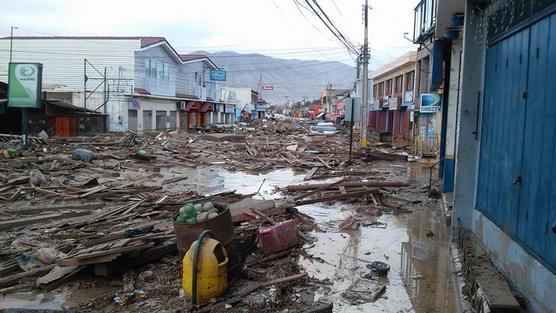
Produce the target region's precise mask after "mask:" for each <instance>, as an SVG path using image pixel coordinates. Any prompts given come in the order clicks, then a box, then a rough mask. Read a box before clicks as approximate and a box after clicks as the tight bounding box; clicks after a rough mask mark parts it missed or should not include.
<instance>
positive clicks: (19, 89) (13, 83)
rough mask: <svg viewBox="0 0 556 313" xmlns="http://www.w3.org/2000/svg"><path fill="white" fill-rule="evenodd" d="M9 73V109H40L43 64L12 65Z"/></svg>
mask: <svg viewBox="0 0 556 313" xmlns="http://www.w3.org/2000/svg"><path fill="white" fill-rule="evenodd" d="M8 73H9V75H8V76H9V77H8V107H10V108H40V107H41V88H42V64H40V63H10V65H9V71H8Z"/></svg>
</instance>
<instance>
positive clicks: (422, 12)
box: [413, 0, 436, 43]
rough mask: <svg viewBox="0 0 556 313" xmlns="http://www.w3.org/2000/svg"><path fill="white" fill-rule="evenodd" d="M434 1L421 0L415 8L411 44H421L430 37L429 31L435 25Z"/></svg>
mask: <svg viewBox="0 0 556 313" xmlns="http://www.w3.org/2000/svg"><path fill="white" fill-rule="evenodd" d="M434 4H435V1H434V0H421V2H419V4H418V5H417V7H415V13H414V14H415V17H414V20H415V25H414V28H413V42H414V43H421V42H423V40H424V39H425V38H426V37H428V36H429V35H430V33H429V31H430V30H431V28H432V27H433V26H434V24H435V22H436V21H435V20H436V10H435V7H434Z"/></svg>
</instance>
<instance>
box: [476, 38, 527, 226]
mask: <svg viewBox="0 0 556 313" xmlns="http://www.w3.org/2000/svg"><path fill="white" fill-rule="evenodd" d="M528 41H529V31H522V32H519V33H517V34H515V35H513V36H511V37H510V38H508V39H506V40H504V41H501V42H499V43H498V44H496V45H494V46H491V47H489V48H488V50H487V60H486V72H485V75H486V76H485V95H484V100H483V103H484V107H483V122H482V130H481V133H482V135H481V152H480V163H479V180H478V182H479V183H478V190H477V209H478V210H480V211H482V212H483V213H484V214H485V215H486V216H487V217H488V218H489V219H490V220H492V221H493V222H494V223H495V224H497V225H498V226H499V227H500V228H502V229H503V230H504V231H506V232H508V233H513V232H515V227H516V220H517V219H516V217H517V212H518V205H519V185H518V184H516V179H517V180H519V179H518V177H519V176H521V157H522V152H523V150H522V149H523V116H524V114H525V99H524V98H523V97H522V95H523V92H525V90H526V84H527V54H528V49H527V47H528Z"/></svg>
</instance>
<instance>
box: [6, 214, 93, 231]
mask: <svg viewBox="0 0 556 313" xmlns="http://www.w3.org/2000/svg"><path fill="white" fill-rule="evenodd" d="M87 214H91V212H89V211H80V212H66V213H58V214H48V215H39V216H35V217H29V218H23V219H18V220H10V221H3V222H0V230H6V229H11V228H14V227H19V226H25V225H31V224H36V223H40V222H46V221H49V220H53V219H63V218H68V217H76V216H81V215H87Z"/></svg>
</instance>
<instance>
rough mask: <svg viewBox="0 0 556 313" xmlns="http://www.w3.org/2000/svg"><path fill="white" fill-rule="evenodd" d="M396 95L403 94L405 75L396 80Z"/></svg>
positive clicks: (397, 77)
mask: <svg viewBox="0 0 556 313" xmlns="http://www.w3.org/2000/svg"><path fill="white" fill-rule="evenodd" d="M394 82H395V85H394V93H401V92H402V82H403V75H400V76H396V78H394Z"/></svg>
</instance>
